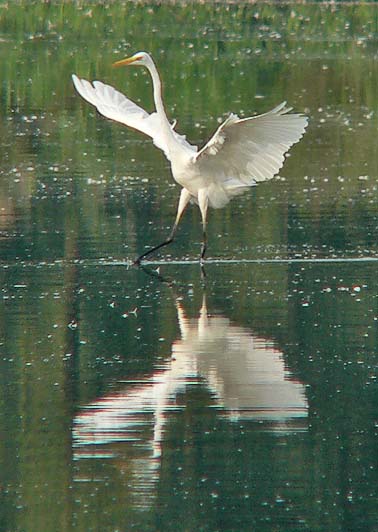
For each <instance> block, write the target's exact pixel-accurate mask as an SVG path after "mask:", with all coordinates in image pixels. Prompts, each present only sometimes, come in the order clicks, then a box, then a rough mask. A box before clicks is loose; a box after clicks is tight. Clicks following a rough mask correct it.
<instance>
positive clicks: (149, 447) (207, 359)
mask: <svg viewBox="0 0 378 532" xmlns="http://www.w3.org/2000/svg"><path fill="white" fill-rule="evenodd" d="M176 308H177V316H178V322H179V326H180V332H181V338H180V339H178V340H176V341H175V342H174V343H173V345H172V356H171V358H170V360H168V361H167V362H166V363H165V364H163V365H162V366H161V367H159V368H158V369H156V371H155V372H154V373H152V374H151V375H149V376H147V377H145V378H144V379H142V380H139V381H128V382H127V383H125V385H124V389H122V390H121V391H119V392H116V393H110V394H109V395H107V396H104V397H102V398H100V399H98V400H96V401H94V402H93V403H91V404H89V405H87V406H86V407H84V408H83V409H82V411H81V412H80V413H79V414H78V415H77V416H76V418H75V420H74V434H73V436H74V443H75V456H76V458H77V459H80V458H82V457H85V458H89V457H92V458H96V457H101V458H103V457H105V456H111V457H116V456H118V455H119V453H121V454H122V455H123V454H124V453H127V455H128V467H130V466H131V463H130V458H131V456H133V458H132V473H131V474H132V477H133V480H132V483H133V486H134V493H138V492H139V493H140V492H141V491H143V492H144V493H146V489H147V491H148V486H150V487H151V488H152V485H153V484H155V483H156V481H157V480H158V478H159V467H160V457H161V452H162V446H163V443H164V428H165V425H166V423H167V420H168V416H169V414H170V413H172V412H174V411H176V412H177V410H178V409H179V408H182V407H178V406H177V405H176V404H175V400H176V398H177V395H178V394H179V393H180V392H183V391H185V389H187V387H188V386H190V385H194V384H200V385H202V386H204V385H205V386H207V387H208V389H209V391H210V393H211V395H212V396H213V398H214V400H213V401H212V405H214V403H215V404H216V405H217V407H218V409H219V414H221V415H223V416H226V418H227V419H229V420H230V421H231V422H235V421H237V420H243V421H246V420H252V421H253V420H255V421H256V420H258V421H259V422H260V423H261V422H263V421H266V423H265V424H264V423H262V429H264V430H272V431H277V430H280V431H282V430H285V431H288V430H290V431H293V430H304V428H305V427H306V417H307V401H306V396H305V388H304V386H303V384H301V383H300V382H298V381H295V380H294V379H292V378H291V377H290V373H289V372H288V370H287V368H286V367H285V363H284V359H283V356H282V353H281V352H280V351H279V350H278V349H277V348H276V347H274V345H273V343H272V342H271V341H269V340H267V339H265V338H261V337H258V336H255V335H254V334H252V332H251V331H250V330H249V329H247V328H245V327H240V326H238V325H234V324H232V323H231V322H230V321H229V320H228V319H227V318H226V317H224V316H220V315H216V316H209V315H208V312H207V308H206V298H205V296H204V297H203V302H202V306H201V309H200V312H199V317H198V318H197V319H188V318H187V317H186V315H185V311H184V308H183V304H182V302H181V301H180V300H179V299H176ZM120 442H123V445H121V446H120ZM126 442H128V444H129V445H126ZM125 446H126V447H127V449H126V448H125ZM120 447H122V450H120ZM138 486H139V488H138ZM152 491H153V490H152Z"/></svg>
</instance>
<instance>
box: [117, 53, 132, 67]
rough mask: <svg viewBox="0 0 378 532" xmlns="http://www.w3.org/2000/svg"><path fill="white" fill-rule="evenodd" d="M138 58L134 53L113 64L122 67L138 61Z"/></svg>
mask: <svg viewBox="0 0 378 532" xmlns="http://www.w3.org/2000/svg"><path fill="white" fill-rule="evenodd" d="M137 59H138V56H137V57H135V55H133V56H132V57H126V59H121V60H120V61H116V62H115V63H113V65H112V66H114V67H120V66H127V65H131V63H134V61H136V60H137Z"/></svg>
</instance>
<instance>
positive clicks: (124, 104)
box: [72, 74, 196, 158]
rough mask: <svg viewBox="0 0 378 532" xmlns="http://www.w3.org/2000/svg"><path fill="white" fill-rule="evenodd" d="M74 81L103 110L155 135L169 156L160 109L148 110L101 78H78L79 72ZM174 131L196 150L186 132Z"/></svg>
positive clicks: (155, 139)
mask: <svg viewBox="0 0 378 532" xmlns="http://www.w3.org/2000/svg"><path fill="white" fill-rule="evenodd" d="M72 81H73V84H74V86H75V89H76V90H77V92H78V93H79V94H80V96H81V97H82V98H84V100H86V101H87V102H89V103H90V104H92V105H94V106H95V107H96V109H97V110H98V112H99V113H100V114H102V115H103V116H105V117H106V118H110V119H111V120H114V121H116V122H120V123H121V124H124V125H126V126H129V127H131V128H133V129H136V130H138V131H141V132H142V133H144V134H145V135H148V136H149V137H151V138H152V140H153V142H154V144H155V146H157V147H158V148H160V149H161V150H163V151H164V153H165V154H166V155H167V157H168V156H169V153H168V149H167V147H166V145H165V142H164V139H163V138H162V136H161V125H160V122H159V117H158V115H157V113H151V114H149V113H147V112H146V111H145V110H144V109H142V107H139V105H137V104H136V103H134V102H133V101H132V100H130V99H129V98H127V97H126V96H125V95H124V94H122V93H121V92H119V91H117V90H116V89H115V88H114V87H111V86H110V85H106V84H105V83H102V82H101V81H94V82H93V84H92V83H90V82H89V81H87V80H85V79H80V78H78V77H77V76H76V75H75V74H73V75H72ZM173 127H174V126H172V131H173ZM173 133H174V135H175V137H176V140H177V141H178V142H179V143H180V144H182V145H184V146H185V147H186V148H189V149H190V150H192V151H193V152H194V151H196V148H195V147H194V146H191V145H190V144H189V143H188V142H187V141H186V138H185V137H184V136H182V135H179V134H178V133H177V132H176V131H173ZM168 158H169V157H168Z"/></svg>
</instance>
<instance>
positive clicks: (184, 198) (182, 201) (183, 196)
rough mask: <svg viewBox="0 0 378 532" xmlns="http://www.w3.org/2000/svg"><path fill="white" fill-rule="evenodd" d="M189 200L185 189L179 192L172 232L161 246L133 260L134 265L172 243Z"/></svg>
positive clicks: (189, 196)
mask: <svg viewBox="0 0 378 532" xmlns="http://www.w3.org/2000/svg"><path fill="white" fill-rule="evenodd" d="M190 198H191V195H190V193H189V192H188V191H187V190H186V188H183V189H182V190H181V194H180V200H179V204H178V208H177V214H176V219H175V223H174V224H173V227H172V230H171V232H170V234H169V236H168V238H167V239H166V240H164V242H162V243H161V244H158V245H157V246H154V247H153V248H151V249H148V250H147V251H146V252H145V253H143V254H142V255H140V256H139V257H138V258H137V259H135V261H134V264H140V262H141V260H142V259H144V258H145V257H147V255H150V254H151V253H153V252H154V251H156V250H158V249H160V248H162V247H163V246H167V245H168V244H170V243H171V242H173V239H174V237H175V234H176V229H177V226H178V224H179V221H180V218H181V216H182V213H183V212H184V210H185V207H186V206H187V205H188V203H189V200H190Z"/></svg>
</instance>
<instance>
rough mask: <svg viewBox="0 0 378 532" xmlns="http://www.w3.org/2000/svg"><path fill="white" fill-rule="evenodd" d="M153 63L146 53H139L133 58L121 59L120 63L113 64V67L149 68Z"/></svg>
mask: <svg viewBox="0 0 378 532" xmlns="http://www.w3.org/2000/svg"><path fill="white" fill-rule="evenodd" d="M151 63H152V59H151V57H150V56H149V55H148V54H147V53H146V52H137V53H136V54H134V55H132V56H131V57H126V59H121V60H120V61H116V62H115V63H113V66H114V67H120V66H128V65H135V66H145V67H148V66H149V65H150V64H151Z"/></svg>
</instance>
